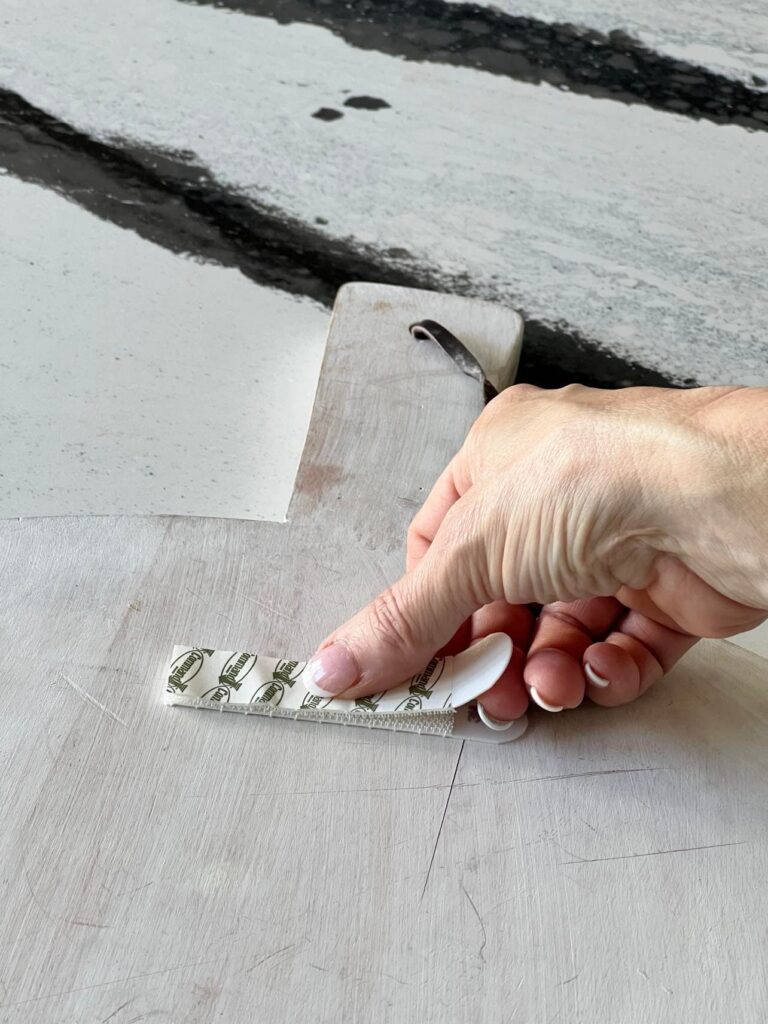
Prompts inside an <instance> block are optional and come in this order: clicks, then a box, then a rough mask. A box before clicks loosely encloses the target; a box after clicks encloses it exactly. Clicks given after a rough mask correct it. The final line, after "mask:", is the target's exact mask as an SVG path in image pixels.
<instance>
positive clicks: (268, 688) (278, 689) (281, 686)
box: [251, 679, 290, 706]
mask: <svg viewBox="0 0 768 1024" xmlns="http://www.w3.org/2000/svg"><path fill="white" fill-rule="evenodd" d="M289 685H290V684H289ZM284 696H285V683H283V682H282V681H281V680H280V679H270V680H269V682H268V683H262V685H261V686H260V687H259V688H258V690H257V691H256V693H254V695H253V696H252V697H251V704H274V705H275V706H277V705H278V704H279V703H280V701H281V700H282V699H283V697H284Z"/></svg>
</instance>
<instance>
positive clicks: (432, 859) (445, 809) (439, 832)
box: [419, 740, 467, 903]
mask: <svg viewBox="0 0 768 1024" xmlns="http://www.w3.org/2000/svg"><path fill="white" fill-rule="evenodd" d="M466 742H467V741H466V740H462V741H461V747H460V748H459V756H458V757H457V758H456V767H455V768H454V769H453V778H452V779H451V784H450V786H449V787H448V796H447V797H446V798H445V807H443V816H442V818H441V819H440V826H439V828H438V830H437V838H436V839H435V845H434V846H433V847H432V856H431V857H430V858H429V867H428V868H427V877H426V878H425V879H424V888H423V889H422V890H421V896H420V897H419V903H421V901H422V900H423V899H424V893H425V892H426V891H427V886H428V885H429V876H430V875H431V874H432V865H433V864H434V863H435V854H436V853H437V844H438V843H439V842H440V836H441V835H442V832H443V825H444V824H445V816H446V814H447V813H448V804H449V803H450V802H451V794H452V793H453V787H454V786H455V785H456V775H457V774H458V771H459V764H460V763H461V755H462V754H463V753H464V744H465V743H466Z"/></svg>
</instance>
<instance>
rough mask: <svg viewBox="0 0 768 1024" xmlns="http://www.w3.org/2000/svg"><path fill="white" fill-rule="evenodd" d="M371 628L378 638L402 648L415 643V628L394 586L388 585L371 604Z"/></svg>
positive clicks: (393, 646) (395, 647)
mask: <svg viewBox="0 0 768 1024" xmlns="http://www.w3.org/2000/svg"><path fill="white" fill-rule="evenodd" d="M370 622H371V628H372V630H373V632H374V634H375V636H376V639H377V640H378V641H380V642H382V643H384V644H386V646H388V647H392V648H393V649H400V648H403V647H410V646H412V645H413V639H414V630H413V627H412V625H411V623H410V622H409V620H408V617H407V615H406V614H405V611H404V609H403V605H402V601H401V599H400V597H399V596H398V594H397V592H396V591H395V589H394V588H393V587H388V588H387V589H386V590H385V591H384V592H383V593H381V594H379V596H378V597H377V598H375V599H374V601H373V603H372V605H371V616H370Z"/></svg>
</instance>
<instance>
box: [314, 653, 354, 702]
mask: <svg viewBox="0 0 768 1024" xmlns="http://www.w3.org/2000/svg"><path fill="white" fill-rule="evenodd" d="M359 677H360V669H359V668H358V665H357V661H356V660H355V658H354V655H353V654H352V652H351V651H350V649H349V648H348V647H347V645H346V644H345V643H342V642H340V641H336V643H333V644H330V646H328V647H324V648H323V649H322V651H318V653H317V654H316V655H315V656H314V657H313V658H310V660H309V661H308V662H307V667H306V668H305V669H304V675H303V679H304V685H305V686H306V688H307V689H308V690H309V692H310V693H313V694H314V695H315V696H316V697H335V696H336V695H337V694H339V693H343V692H344V691H345V690H348V689H349V688H350V686H354V685H355V683H356V682H357V680H358V678H359Z"/></svg>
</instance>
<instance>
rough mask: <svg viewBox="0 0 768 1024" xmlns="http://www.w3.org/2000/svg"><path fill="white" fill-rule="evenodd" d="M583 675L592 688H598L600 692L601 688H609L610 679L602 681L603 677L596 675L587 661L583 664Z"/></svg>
mask: <svg viewBox="0 0 768 1024" xmlns="http://www.w3.org/2000/svg"><path fill="white" fill-rule="evenodd" d="M584 675H585V676H586V677H587V679H588V680H589V681H590V683H592V685H593V686H599V687H600V689H601V690H602V689H603V687H605V686H609V685H610V682H611V681H610V679H604V678H603V676H600V675H598V674H597V672H595V670H594V669H593V668H592V666H591V665H590V664H589V662H588V661H585V662H584Z"/></svg>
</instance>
